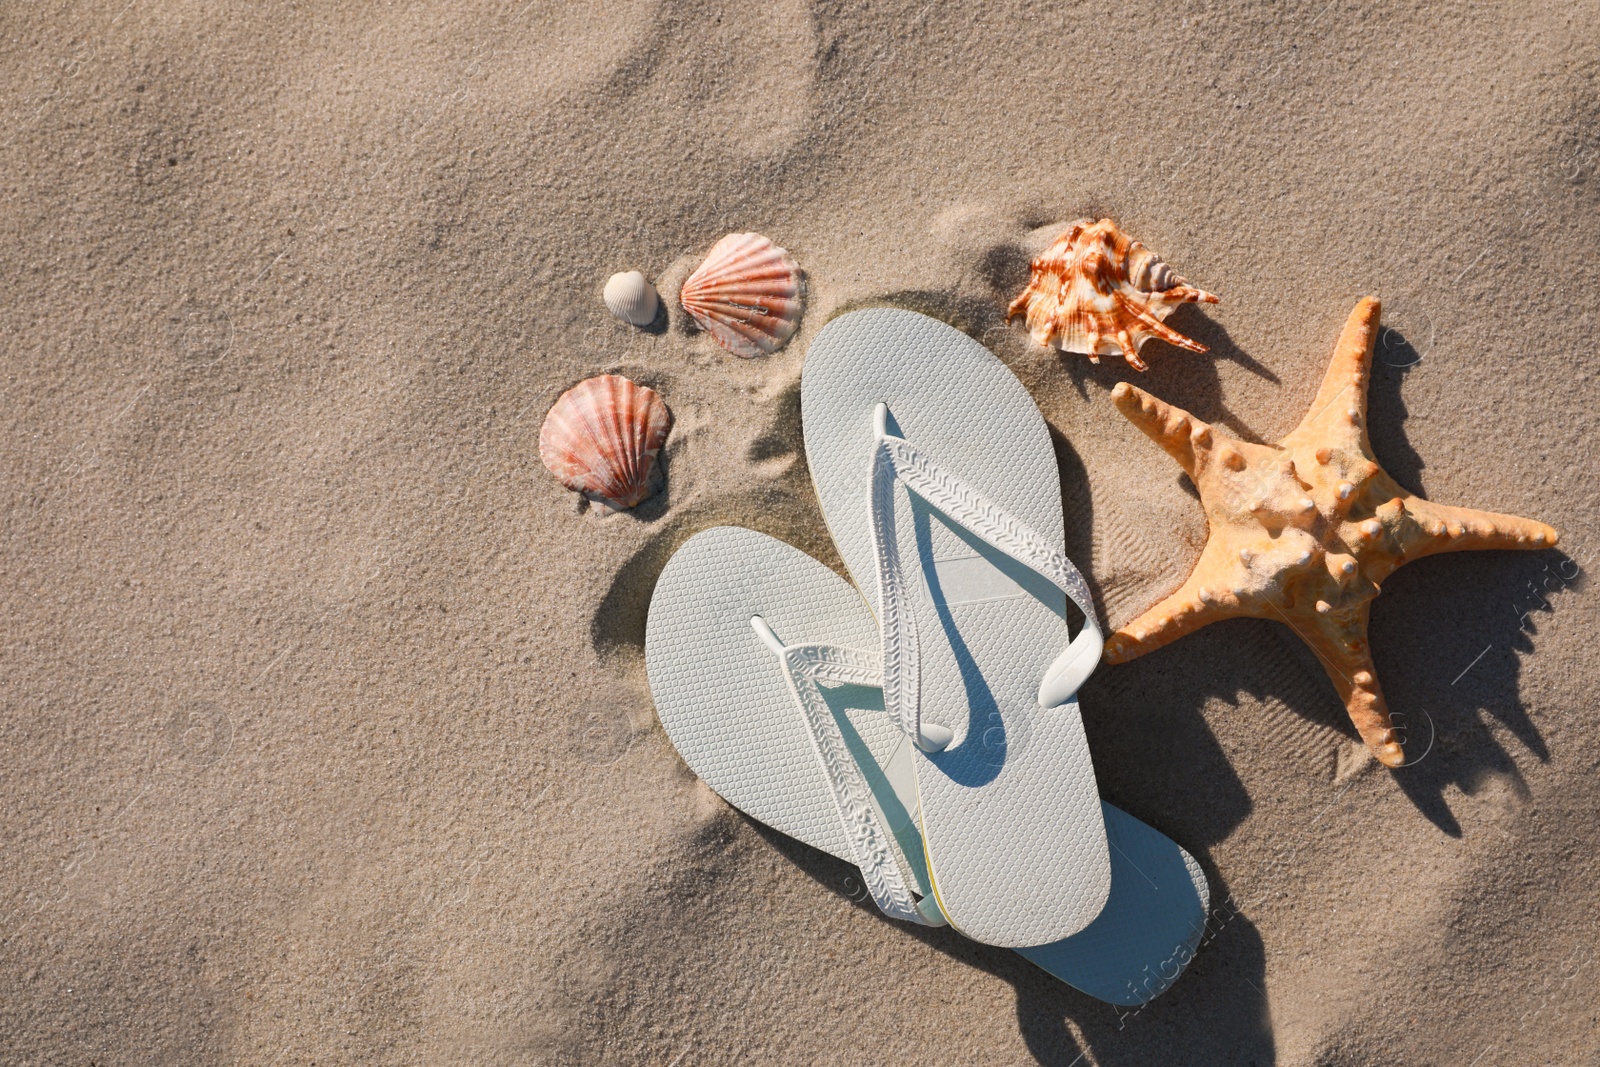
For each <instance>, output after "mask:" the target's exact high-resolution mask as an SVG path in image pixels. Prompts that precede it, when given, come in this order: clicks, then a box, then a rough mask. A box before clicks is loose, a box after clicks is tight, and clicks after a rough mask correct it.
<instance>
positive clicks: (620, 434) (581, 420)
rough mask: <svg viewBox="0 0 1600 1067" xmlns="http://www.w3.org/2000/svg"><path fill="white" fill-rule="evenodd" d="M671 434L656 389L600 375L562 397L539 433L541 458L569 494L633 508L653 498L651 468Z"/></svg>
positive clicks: (666, 411) (621, 378)
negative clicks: (651, 496)
mask: <svg viewBox="0 0 1600 1067" xmlns="http://www.w3.org/2000/svg"><path fill="white" fill-rule="evenodd" d="M671 429H672V413H671V412H669V411H668V410H667V405H666V404H665V403H663V402H662V400H661V397H660V395H659V394H658V393H657V392H656V391H655V390H654V389H650V388H647V387H646V386H643V385H640V384H638V383H637V382H632V381H629V380H628V379H627V378H623V377H621V376H619V375H615V374H602V375H601V376H600V377H598V378H590V379H588V380H586V381H582V382H579V383H578V384H577V385H575V386H573V387H572V388H571V389H568V390H567V391H566V392H565V393H562V394H561V398H560V399H559V400H557V401H556V403H555V407H553V408H551V409H550V414H548V415H546V416H545V419H544V426H543V428H541V429H540V430H539V458H540V459H542V460H544V465H545V466H546V467H549V468H550V473H551V474H554V475H555V476H556V477H557V478H560V479H561V483H562V484H563V485H565V486H566V487H567V488H568V489H573V490H576V491H578V492H580V493H588V494H591V495H593V496H596V497H599V498H600V499H601V500H603V501H605V502H606V503H607V504H610V505H611V506H612V507H615V508H619V509H621V508H631V507H633V506H634V505H635V504H637V503H639V502H640V501H641V500H643V499H644V498H645V497H647V496H649V495H650V468H651V466H653V465H654V463H655V460H656V454H657V453H658V452H660V451H661V446H662V445H663V444H665V443H666V440H667V434H668V432H669V431H670V430H671Z"/></svg>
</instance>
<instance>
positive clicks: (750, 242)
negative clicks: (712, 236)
mask: <svg viewBox="0 0 1600 1067" xmlns="http://www.w3.org/2000/svg"><path fill="white" fill-rule="evenodd" d="M678 299H679V301H680V302H682V304H683V310H685V311H687V312H688V313H689V314H690V315H692V316H694V321H695V322H698V323H699V324H700V328H701V329H703V330H705V331H706V332H707V333H709V334H710V335H711V336H712V337H715V338H716V339H717V342H718V343H719V344H721V345H722V347H723V348H726V349H727V350H728V351H729V352H732V353H733V354H734V355H736V356H743V357H744V358H746V359H749V358H751V357H752V356H760V355H771V354H772V353H773V352H776V351H777V350H778V349H780V348H782V347H783V346H784V343H785V342H787V341H788V340H789V338H791V337H793V336H794V331H795V330H796V329H797V328H798V327H799V325H800V312H801V310H802V309H803V306H804V298H803V284H802V281H801V277H800V265H799V264H798V263H796V262H795V261H794V260H793V259H792V258H791V257H790V256H789V253H788V252H785V251H784V250H783V249H781V248H779V247H778V246H777V245H775V244H773V243H772V242H771V241H769V240H767V239H766V238H765V237H763V236H761V235H760V234H759V233H730V234H729V235H728V236H726V237H724V238H723V239H722V240H720V241H718V242H717V243H716V244H714V245H712V246H711V251H710V252H708V253H706V258H705V262H704V263H701V264H700V266H699V267H697V268H696V269H695V272H694V273H693V274H691V275H689V277H688V280H686V281H685V282H684V283H683V289H682V290H681V291H680V292H679V294H678Z"/></svg>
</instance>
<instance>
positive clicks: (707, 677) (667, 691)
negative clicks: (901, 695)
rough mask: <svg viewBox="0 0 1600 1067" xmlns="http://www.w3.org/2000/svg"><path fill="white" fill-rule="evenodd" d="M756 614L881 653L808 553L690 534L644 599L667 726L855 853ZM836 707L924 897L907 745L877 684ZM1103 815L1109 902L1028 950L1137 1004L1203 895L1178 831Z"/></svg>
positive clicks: (800, 833)
mask: <svg viewBox="0 0 1600 1067" xmlns="http://www.w3.org/2000/svg"><path fill="white" fill-rule="evenodd" d="M751 615H761V616H762V617H763V618H764V619H766V620H768V622H769V623H770V624H771V625H772V626H773V628H774V630H776V631H777V632H778V633H780V634H782V635H784V636H785V637H786V638H787V639H789V640H793V641H804V640H812V641H821V642H826V643H829V644H835V645H844V646H849V647H858V648H872V647H875V643H876V641H877V637H878V630H877V625H876V623H875V622H874V621H873V618H872V614H871V612H870V611H869V610H868V609H867V606H866V604H865V602H864V601H863V600H862V599H861V597H860V594H859V593H857V592H856V590H855V589H854V588H852V587H851V585H850V584H849V583H848V582H846V581H845V580H844V579H842V578H840V577H839V576H838V575H836V574H834V573H833V572H832V571H831V570H829V569H828V568H827V567H825V566H823V565H822V564H821V563H818V562H817V561H816V560H814V559H812V558H811V557H810V556H807V555H805V554H804V553H803V552H800V551H798V550H797V549H794V548H792V547H790V546H789V545H786V544H784V543H783V542H781V541H776V540H774V539H773V538H770V537H767V536H766V535H764V534H758V533H754V532H752V531H749V530H743V529H738V528H735V527H718V528H715V529H711V530H706V531H704V532H702V533H699V534H696V535H695V536H694V537H692V538H690V539H689V541H688V542H687V543H686V544H685V545H684V546H683V547H682V548H680V549H679V550H678V552H677V553H676V554H675V555H674V556H673V558H672V559H671V561H670V562H669V563H668V564H667V567H666V569H665V570H664V571H663V572H662V574H661V578H660V580H659V581H658V582H657V584H656V589H655V593H654V596H653V598H652V600H651V603H650V617H649V622H648V625H647V630H646V638H645V661H646V667H647V670H648V672H649V676H650V688H651V693H652V695H653V696H654V698H655V702H656V710H657V713H658V715H659V716H660V718H661V723H662V726H663V727H664V728H665V729H666V731H667V736H668V737H669V738H670V739H671V740H672V743H673V745H674V746H675V747H676V748H677V750H678V753H679V754H680V755H681V756H682V757H683V760H684V762H685V763H687V764H688V765H689V768H690V769H691V770H693V771H694V772H695V773H696V774H697V775H699V776H700V777H701V778H702V779H703V780H704V781H705V782H706V784H707V785H709V786H710V787H711V788H712V789H714V790H716V792H717V793H718V794H719V795H720V796H722V797H723V799H725V800H727V801H728V803H730V804H732V805H733V806H734V807H736V808H739V809H740V810H741V811H743V812H745V813H746V814H747V815H749V816H751V817H752V818H755V819H757V820H759V821H760V822H762V823H765V824H766V825H768V826H770V827H772V828H773V829H775V830H778V831H780V832H782V833H785V834H788V835H789V836H790V837H793V838H795V839H797V840H799V841H801V842H803V843H805V844H807V845H810V846H811V847H813V848H816V849H820V850H822V851H824V852H827V853H829V854H830V855H833V856H837V857H838V858H840V859H842V860H845V861H846V862H851V851H850V846H849V843H848V842H847V841H846V840H845V837H844V831H843V828H842V826H841V824H840V821H839V816H838V814H837V811H836V809H835V807H834V801H833V798H832V793H831V790H830V788H829V785H828V781H827V777H826V775H825V773H824V772H823V770H822V768H821V766H820V765H819V763H818V762H817V759H816V756H815V753H814V752H813V750H812V748H811V742H810V739H809V737H808V734H807V729H806V726H805V724H804V722H803V719H802V717H801V715H800V712H799V711H798V710H797V709H796V708H795V707H794V704H793V698H792V696H791V695H790V694H789V692H788V689H787V686H786V683H785V682H784V680H783V676H782V673H781V670H780V669H779V668H778V667H777V661H776V659H775V658H774V657H773V656H772V653H771V652H770V651H769V650H768V649H767V648H766V647H765V646H764V645H762V644H761V642H760V640H759V639H758V638H757V637H756V635H755V633H754V632H753V631H752V630H751V628H750V616H751ZM785 631H790V632H792V636H790V635H789V633H785ZM830 704H831V707H832V709H833V711H834V715H835V719H836V721H837V722H839V724H840V727H841V730H842V731H843V733H844V734H845V737H846V739H847V741H848V742H849V744H850V745H851V748H852V750H853V751H854V753H855V754H856V762H857V763H858V764H859V765H860V766H861V768H862V771H863V775H864V777H865V778H866V779H867V783H868V785H869V787H870V789H871V791H872V794H873V802H874V805H875V806H876V808H877V810H878V813H879V815H880V817H881V818H882V820H883V822H884V824H885V825H886V826H888V827H889V828H890V829H891V832H892V833H893V835H894V838H895V845H896V848H897V855H896V857H895V859H896V862H897V864H899V865H900V866H901V869H902V872H903V873H904V874H905V875H906V876H907V880H908V882H910V883H911V884H913V885H916V886H917V887H918V888H919V890H920V891H921V892H923V893H927V892H928V888H929V886H928V880H927V872H926V868H925V867H924V866H923V864H922V859H921V855H920V853H921V843H920V839H919V836H918V829H917V825H916V820H915V808H916V785H915V781H914V775H913V772H912V769H911V765H910V745H909V744H908V743H907V742H906V741H905V739H904V736H903V735H902V734H901V733H900V731H899V729H898V728H896V727H895V726H894V725H893V724H892V723H891V722H890V721H889V717H888V715H887V713H885V711H884V710H883V702H882V698H881V693H880V692H878V691H877V690H870V689H863V688H861V687H856V686H839V687H836V688H834V689H832V690H831V691H830ZM1102 811H1103V813H1104V814H1103V817H1104V820H1105V825H1106V827H1107V831H1108V835H1109V838H1110V841H1111V843H1112V848H1111V853H1110V858H1111V879H1110V881H1111V893H1110V896H1109V898H1108V900H1107V902H1106V906H1105V908H1104V909H1102V911H1101V913H1100V915H1099V916H1098V917H1097V918H1096V919H1095V921H1094V922H1093V923H1091V924H1090V925H1089V927H1088V928H1086V929H1085V930H1084V931H1082V932H1081V933H1079V934H1077V935H1075V936H1073V937H1069V938H1066V939H1065V940H1062V941H1059V942H1056V943H1054V944H1048V945H1041V946H1037V947H1033V948H1024V949H1019V950H1018V951H1019V952H1020V953H1021V954H1022V955H1023V956H1024V957H1025V958H1027V959H1028V960H1030V961H1032V962H1033V963H1035V964H1036V965H1037V966H1039V967H1040V968H1042V969H1043V970H1045V971H1046V972H1048V973H1050V974H1051V975H1053V976H1055V977H1056V978H1059V979H1060V980H1062V981H1064V982H1066V983H1067V984H1069V985H1072V986H1074V987H1075V988H1077V989H1080V990H1082V991H1083V992H1085V993H1088V994H1089V995H1091V996H1094V997H1098V998H1099V999H1101V1000H1107V1001H1110V1002H1111V1003H1114V1004H1124V1005H1132V1004H1140V1003H1144V1002H1145V1001H1146V1000H1149V999H1150V998H1152V997H1153V996H1155V995H1156V994H1158V993H1160V992H1162V991H1163V990H1164V989H1166V988H1167V987H1168V986H1169V985H1171V982H1172V979H1174V978H1176V977H1177V974H1178V973H1180V972H1181V971H1182V969H1183V967H1184V965H1185V964H1187V962H1188V960H1189V958H1190V957H1191V956H1192V955H1193V952H1194V947H1195V943H1196V942H1197V940H1198V938H1199V935H1200V932H1201V930H1202V929H1203V927H1204V923H1205V917H1206V909H1207V907H1208V906H1209V894H1208V890H1207V887H1206V881H1205V877H1204V875H1203V874H1202V873H1201V871H1200V867H1199V864H1197V863H1196V862H1195V861H1194V859H1193V858H1192V857H1190V856H1189V854H1188V853H1187V852H1185V851H1184V850H1183V849H1181V848H1179V847H1178V846H1177V845H1176V844H1174V843H1173V842H1172V841H1171V840H1170V839H1169V838H1167V837H1166V836H1164V835H1162V834H1161V833H1159V832H1157V831H1156V830H1154V829H1152V828H1150V827H1149V826H1147V825H1145V824H1144V823H1142V822H1140V821H1139V820H1137V819H1135V818H1133V816H1131V815H1128V814H1126V813H1124V812H1122V811H1120V810H1118V809H1117V808H1114V807H1111V806H1110V805H1108V804H1105V805H1102Z"/></svg>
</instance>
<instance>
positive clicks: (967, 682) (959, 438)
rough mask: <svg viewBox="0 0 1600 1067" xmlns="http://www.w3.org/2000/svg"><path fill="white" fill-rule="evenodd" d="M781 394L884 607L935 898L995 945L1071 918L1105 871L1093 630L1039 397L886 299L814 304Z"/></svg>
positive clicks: (1091, 912)
mask: <svg viewBox="0 0 1600 1067" xmlns="http://www.w3.org/2000/svg"><path fill="white" fill-rule="evenodd" d="M800 397H801V399H800V410H801V419H802V423H803V428H804V434H805V448H806V458H807V460H808V461H809V463H810V467H811V476H812V480H813V481H814V482H815V484H816V490H817V496H818V498H819V499H820V500H821V503H822V512H823V515H824V517H825V518H826V520H827V524H828V529H829V531H830V532H831V533H832V535H833V539H834V541H835V542H836V543H837V544H838V546H839V552H840V554H841V556H842V557H843V559H844V562H845V566H846V567H847V568H848V569H849V571H850V575H851V577H852V578H853V579H854V580H855V583H856V585H857V587H859V588H860V589H861V591H862V593H863V594H864V595H865V596H866V598H867V601H868V604H869V606H870V607H871V608H872V610H873V612H874V614H875V615H876V617H877V619H878V621H879V622H880V623H881V625H882V649H883V663H884V702H885V704H886V706H887V708H888V710H889V713H890V716H891V718H893V719H894V720H895V721H896V722H897V723H898V724H899V726H900V728H901V730H902V731H903V732H904V733H905V735H906V736H907V737H909V738H911V739H912V740H913V741H915V742H916V748H917V751H916V752H915V753H914V755H913V757H912V762H913V765H914V767H915V769H916V779H917V788H918V794H919V797H920V801H921V810H922V829H923V835H924V839H925V842H926V851H927V855H928V864H929V868H930V872H931V874H932V879H933V890H934V893H935V895H936V896H937V897H938V899H939V903H940V905H941V907H942V908H943V910H944V912H945V914H946V915H947V916H948V917H949V919H950V922H951V923H952V924H953V925H954V926H955V927H956V928H957V929H959V930H961V931H962V932H963V933H965V934H967V935H968V936H970V937H972V938H974V939H976V940H979V941H983V942H986V943H988V944H992V945H1005V946H1009V947H1022V946H1027V945H1040V944H1046V943H1049V942H1053V941H1057V940H1060V939H1061V938H1063V937H1066V936H1069V935H1071V934H1074V933H1076V932H1078V931H1079V930H1081V929H1083V928H1084V927H1085V926H1087V925H1088V924H1089V923H1090V922H1092V921H1093V920H1094V918H1095V917H1096V916H1097V915H1099V914H1100V909H1101V907H1102V905H1103V904H1104V903H1105V899H1106V894H1107V893H1108V892H1109V890H1110V885H1111V867H1110V859H1109V853H1108V849H1107V846H1106V832H1105V826H1104V822H1103V820H1102V818H1101V814H1100V800H1099V795H1098V791H1097V789H1096V787H1095V780H1094V768H1093V765H1092V764H1091V762H1090V759H1089V747H1088V742H1087V739H1086V738H1085V736H1084V732H1083V724H1082V721H1081V718H1080V716H1079V713H1078V708H1077V704H1076V699H1075V694H1076V691H1077V688H1078V686H1079V685H1080V684H1082V682H1083V680H1084V679H1085V678H1086V677H1087V676H1088V674H1089V672H1090V671H1092V670H1093V669H1094V667H1095V665H1096V664H1097V663H1098V662H1099V659H1100V650H1101V646H1102V644H1103V639H1102V637H1101V634H1100V629H1099V625H1098V623H1097V621H1096V619H1095V614H1094V605H1093V602H1092V599H1091V597H1090V595H1089V591H1088V587H1087V585H1086V584H1085V583H1084V581H1083V578H1082V576H1081V575H1080V574H1079V573H1078V570H1077V568H1076V567H1074V566H1073V565H1072V563H1071V562H1070V561H1069V560H1068V559H1067V558H1066V555H1065V553H1064V551H1063V541H1064V537H1063V527H1062V514H1061V488H1060V476H1059V474H1058V471H1057V468H1056V460H1055V451H1054V449H1053V448H1052V446H1051V443H1050V432H1049V429H1048V427H1047V426H1046V425H1045V421H1044V418H1043V417H1042V416H1041V415H1040V414H1039V409H1038V408H1037V407H1035V406H1034V403H1033V400H1032V398H1030V397H1029V395H1028V392H1027V390H1026V389H1024V388H1023V386H1022V383H1021V382H1019V381H1017V379H1016V377H1015V376H1013V375H1012V374H1011V372H1010V371H1009V370H1007V369H1006V367H1005V365H1004V364H1003V363H1001V362H1000V361H999V360H998V359H996V358H995V357H994V356H993V355H992V354H991V353H990V352H989V351H988V350H987V349H985V348H984V347H983V346H982V345H980V344H978V343H977V342H976V341H973V340H972V339H971V338H969V337H967V336H966V335H965V334H963V333H961V332H960V331H959V330H956V329H954V328H952V327H950V326H947V325H945V324H944V323H942V322H939V321H937V320H935V319H930V318H927V317H926V316H923V315H918V314H915V313H913V312H909V311H902V310H898V309H890V308H875V309H870V310H866V311H856V312H851V313H849V314H846V315H843V316H841V317H839V318H837V319H835V320H833V321H832V322H830V323H828V325H827V326H825V327H824V328H823V329H822V331H821V332H820V333H819V334H818V335H817V338H816V340H815V341H813V342H812V344H811V348H810V350H809V351H808V352H807V354H806V362H805V366H804V368H803V369H802V371H801V393H800ZM1069 600H1070V601H1071V602H1072V603H1074V604H1076V605H1077V607H1078V608H1079V610H1080V611H1082V613H1083V617H1084V622H1083V625H1082V628H1081V630H1080V632H1079V633H1078V635H1077V637H1076V638H1072V639H1070V640H1069V627H1068V607H1067V605H1068V602H1069Z"/></svg>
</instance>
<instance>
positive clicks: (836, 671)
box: [757, 624, 945, 926]
mask: <svg viewBox="0 0 1600 1067" xmlns="http://www.w3.org/2000/svg"><path fill="white" fill-rule="evenodd" d="M764 625H765V624H763V626H764ZM757 631H758V632H761V628H760V627H758V628H757ZM768 634H771V630H770V629H768V630H767V631H766V633H763V634H762V636H763V639H764V640H766V642H767V644H768V646H769V647H770V648H772V650H773V651H774V652H776V653H777V654H778V658H779V660H780V661H781V662H782V663H783V675H784V680H785V681H786V682H788V684H789V692H790V694H791V695H792V696H793V697H794V700H795V703H796V704H797V705H798V706H799V707H800V710H801V712H802V714H803V715H804V717H805V721H806V725H807V726H808V727H809V728H810V729H809V731H808V732H809V734H810V736H811V747H812V749H813V750H814V751H815V752H816V754H817V759H818V760H819V761H820V762H821V764H822V768H823V770H824V771H825V772H826V773H827V778H828V785H829V786H830V787H831V788H832V791H833V801H834V805H835V807H836V808H837V809H838V812H839V821H840V822H841V823H842V824H843V826H844V831H845V837H846V839H847V840H848V841H849V842H850V854H851V855H852V856H853V857H854V859H855V864H856V866H857V867H858V868H860V870H861V880H862V882H863V883H865V885H866V888H867V892H868V893H870V894H871V895H872V900H873V902H874V903H875V904H877V905H878V908H879V910H881V911H882V912H883V913H884V914H885V915H887V916H889V918H891V919H903V920H905V921H906V922H912V923H917V924H919V925H922V926H943V925H945V920H944V918H943V916H942V915H940V914H939V913H938V910H937V908H936V907H929V908H928V910H929V912H931V913H932V916H931V917H930V915H929V914H925V913H924V911H923V910H922V908H919V906H918V900H917V897H916V895H915V894H914V893H912V891H911V889H910V887H909V886H907V885H906V881H905V878H904V876H903V875H902V873H901V870H900V865H899V864H898V863H896V862H895V858H894V847H893V844H892V841H893V838H892V836H891V835H890V832H889V830H888V828H887V827H885V826H884V825H883V821H882V820H881V819H880V818H879V817H878V812H877V809H876V808H874V807H873V804H872V792H871V789H870V788H869V787H868V785H867V781H866V778H865V777H864V776H863V775H862V773H861V768H860V767H858V766H856V761H855V758H854V757H853V756H851V755H850V750H849V748H847V747H846V746H845V742H844V734H843V733H842V732H841V731H840V729H839V724H838V722H837V721H835V719H834V717H833V709H831V708H830V707H829V706H828V702H827V700H825V699H824V698H823V696H822V691H821V689H820V688H818V683H819V682H827V683H831V684H834V685H862V686H868V687H871V688H874V689H875V688H878V687H879V686H880V685H882V684H883V671H882V668H881V666H880V660H879V658H878V656H877V655H876V654H875V653H872V652H867V651H863V650H861V649H855V648H844V647H841V646H838V645H824V644H809V645H782V644H780V643H779V642H778V639H777V637H776V635H772V637H771V638H770V639H768V636H767V635H768ZM923 907H928V902H925V903H924V904H923Z"/></svg>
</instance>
